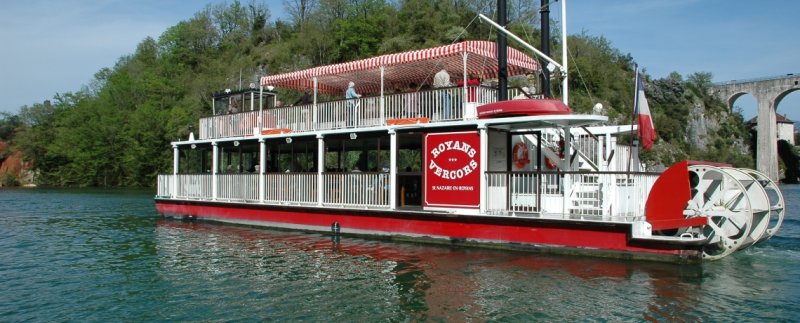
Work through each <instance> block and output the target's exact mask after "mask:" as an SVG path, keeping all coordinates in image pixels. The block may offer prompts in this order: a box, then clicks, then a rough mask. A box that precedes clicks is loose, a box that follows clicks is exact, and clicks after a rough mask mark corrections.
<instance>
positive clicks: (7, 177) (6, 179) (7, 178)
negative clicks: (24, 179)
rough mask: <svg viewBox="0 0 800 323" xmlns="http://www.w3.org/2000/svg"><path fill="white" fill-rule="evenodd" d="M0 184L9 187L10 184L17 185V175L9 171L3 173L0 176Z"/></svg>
mask: <svg viewBox="0 0 800 323" xmlns="http://www.w3.org/2000/svg"><path fill="white" fill-rule="evenodd" d="M0 184H2V185H0V186H5V187H11V186H19V181H17V177H16V176H14V174H11V173H8V172H6V173H3V176H2V178H0Z"/></svg>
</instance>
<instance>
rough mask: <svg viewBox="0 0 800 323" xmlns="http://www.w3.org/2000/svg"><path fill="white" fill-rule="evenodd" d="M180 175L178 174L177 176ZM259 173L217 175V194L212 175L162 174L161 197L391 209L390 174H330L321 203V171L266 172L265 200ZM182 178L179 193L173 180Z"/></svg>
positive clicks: (324, 181) (179, 181) (158, 192)
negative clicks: (214, 194)
mask: <svg viewBox="0 0 800 323" xmlns="http://www.w3.org/2000/svg"><path fill="white" fill-rule="evenodd" d="M176 176H177V177H176ZM258 176H259V175H258V174H217V175H216V188H217V190H216V192H217V196H213V187H212V184H213V181H212V178H214V176H212V175H211V174H179V175H159V176H158V187H157V193H156V194H157V196H158V197H164V198H172V197H174V198H178V199H200V200H218V201H231V202H250V203H260V202H263V203H265V204H276V205H320V204H323V205H325V206H333V207H359V208H388V207H389V178H388V174H386V173H378V172H364V173H326V174H323V175H322V179H323V183H324V195H323V200H322V202H321V203H320V201H319V195H318V194H317V190H318V185H317V183H318V180H319V174H317V173H269V174H265V175H263V176H264V181H265V187H266V189H265V191H264V200H263V201H260V200H259V194H258V193H259V187H258V185H259V178H258ZM174 179H177V181H178V186H177V188H178V191H177V194H176V193H175V192H174V191H173V189H174V188H173V180H174Z"/></svg>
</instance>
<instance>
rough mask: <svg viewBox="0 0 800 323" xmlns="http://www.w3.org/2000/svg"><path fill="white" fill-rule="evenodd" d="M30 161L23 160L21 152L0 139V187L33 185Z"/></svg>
mask: <svg viewBox="0 0 800 323" xmlns="http://www.w3.org/2000/svg"><path fill="white" fill-rule="evenodd" d="M30 168H31V163H30V162H25V161H24V160H23V158H22V152H21V151H16V150H14V149H13V148H12V147H11V146H9V145H8V144H7V143H6V142H4V141H0V187H3V186H6V187H7V186H35V185H34V175H35V173H34V171H32V170H31V169H30Z"/></svg>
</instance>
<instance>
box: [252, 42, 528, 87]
mask: <svg viewBox="0 0 800 323" xmlns="http://www.w3.org/2000/svg"><path fill="white" fill-rule="evenodd" d="M462 54H463V55H466V58H467V62H466V68H467V74H474V75H475V76H477V77H480V78H481V79H485V78H495V77H497V45H496V44H495V43H494V42H489V41H480V40H471V41H465V42H460V43H456V44H450V45H445V46H439V47H435V48H428V49H420V50H414V51H409V52H403V53H395V54H387V55H382V56H376V57H371V58H367V59H362V60H357V61H352V62H346V63H339V64H333V65H325V66H319V67H314V68H310V69H306V70H301V71H296V72H290V73H283V74H276V75H270V76H265V77H262V78H261V85H262V86H274V87H277V88H284V89H293V90H303V89H304V88H306V87H308V88H311V87H313V79H314V78H315V77H316V78H317V84H318V91H319V92H321V93H325V94H330V95H337V94H343V93H344V90H345V89H346V88H347V83H348V82H350V81H353V82H355V83H356V90H357V91H358V92H359V93H378V92H380V84H381V71H380V68H381V66H383V67H384V84H385V86H386V88H395V87H400V88H403V89H404V88H406V87H407V85H408V84H410V83H412V82H413V83H416V84H417V85H421V84H430V83H431V82H432V81H433V76H434V74H436V72H438V71H439V70H440V69H442V68H444V69H446V70H447V72H448V73H450V78H451V81H452V82H454V83H455V82H457V81H458V80H461V79H463V75H464V60H463V57H464V56H462ZM538 70H539V63H538V62H537V61H536V60H535V59H533V58H532V57H530V56H528V55H525V54H524V53H522V52H520V51H518V50H516V49H514V48H511V47H509V48H508V75H509V76H513V75H519V74H524V73H527V72H533V71H538Z"/></svg>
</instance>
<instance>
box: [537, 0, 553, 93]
mask: <svg viewBox="0 0 800 323" xmlns="http://www.w3.org/2000/svg"><path fill="white" fill-rule="evenodd" d="M541 5H542V6H541V7H540V8H539V14H540V15H541V20H542V21H541V22H540V23H541V32H542V34H541V37H540V39H541V40H540V44H539V47H540V48H541V49H542V53H544V55H546V56H550V3H549V0H542V2H541ZM539 63H540V65H541V66H542V67H544V68H542V94H543V95H544V97H545V98H551V97H552V94H550V70H548V69H547V64H546V63H547V62H546V61H545V60H544V59H542V58H539Z"/></svg>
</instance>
